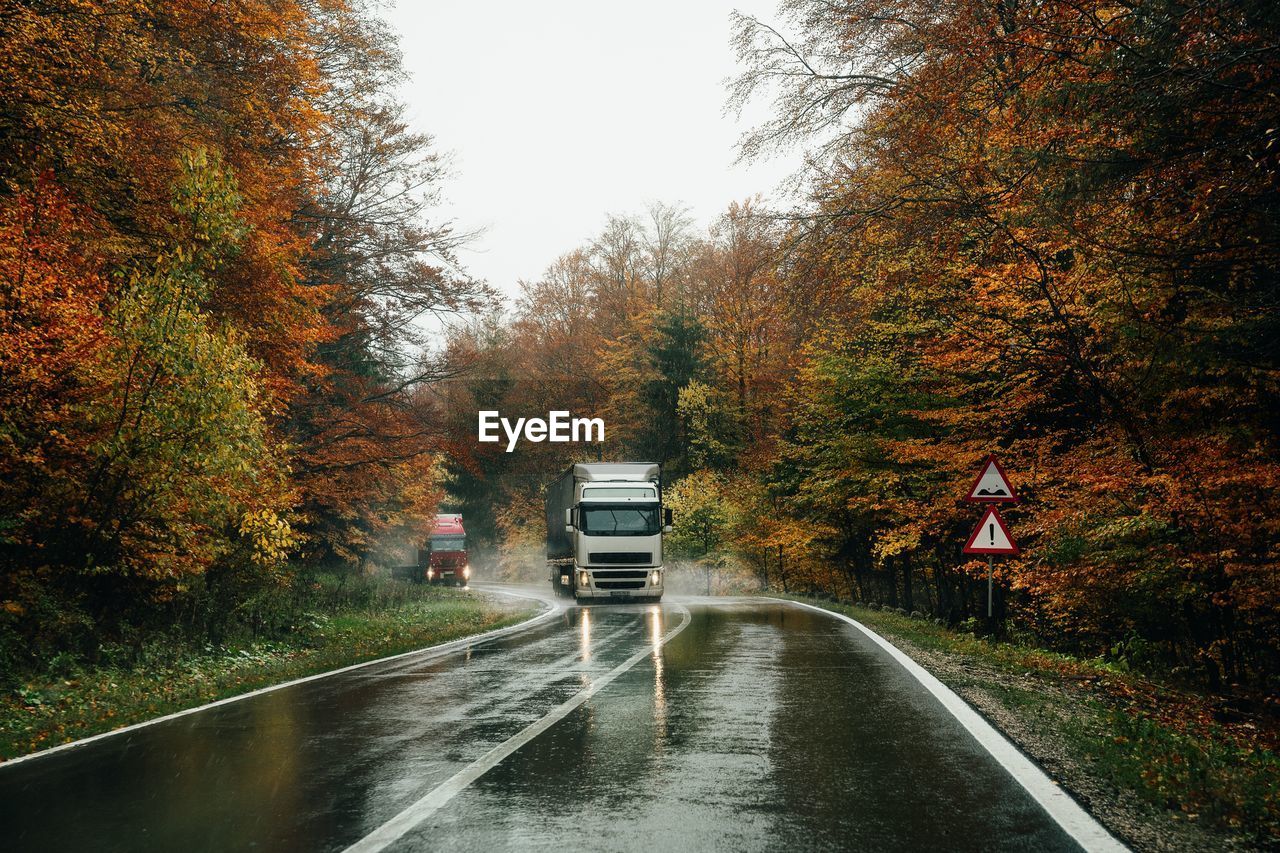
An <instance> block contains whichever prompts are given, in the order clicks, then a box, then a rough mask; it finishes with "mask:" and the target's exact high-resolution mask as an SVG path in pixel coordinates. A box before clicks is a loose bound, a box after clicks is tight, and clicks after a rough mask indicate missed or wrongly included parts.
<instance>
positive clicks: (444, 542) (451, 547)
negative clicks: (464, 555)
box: [431, 536, 467, 551]
mask: <svg viewBox="0 0 1280 853" xmlns="http://www.w3.org/2000/svg"><path fill="white" fill-rule="evenodd" d="M431 550H432V551H465V550H467V538H466V537H465V536H432V537H431Z"/></svg>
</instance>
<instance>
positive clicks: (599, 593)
mask: <svg viewBox="0 0 1280 853" xmlns="http://www.w3.org/2000/svg"><path fill="white" fill-rule="evenodd" d="M665 575H666V571H665V570H664V569H663V567H662V566H655V567H652V568H644V569H600V568H585V569H584V568H577V569H574V572H573V577H572V583H573V597H574V598H576V599H578V600H579V601H657V600H658V599H660V598H662V593H663V589H664V585H665V581H666V578H665Z"/></svg>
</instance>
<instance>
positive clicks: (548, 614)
mask: <svg viewBox="0 0 1280 853" xmlns="http://www.w3.org/2000/svg"><path fill="white" fill-rule="evenodd" d="M483 591H485V592H493V593H497V594H499V595H509V596H513V597H515V598H527V599H529V600H530V601H538V602H541V603H542V604H547V605H550V607H549V609H548V610H545V611H543V612H542V613H539V614H538V615H537V616H534V617H532V618H530V619H526V620H525V621H523V622H517V623H516V624H515V625H508V626H507V627H505V628H495V629H494V630H492V631H486V632H484V633H482V634H473V635H471V636H470V637H462V638H460V639H457V640H450V641H449V642H447V643H442V644H440V645H438V646H428V647H427V648H425V649H414V650H413V651H410V652H401V653H400V654H396V655H389V656H388V657H385V658H375V659H374V660H367V661H362V662H360V663H353V664H351V665H350V666H344V667H342V668H341V669H331V670H329V671H327V672H318V673H316V674H315V675H307V676H303V677H302V678H295V679H294V680H293V681H286V682H284V683H283V684H272V685H269V686H267V687H259V688H258V689H257V690H251V691H249V692H248V693H241V694H238V695H236V696H228V697H227V698H226V699H219V700H218V701H216V702H209V703H208V704H205V705H199V706H197V707H195V708H186V709H184V710H182V711H175V712H174V713H172V714H165V715H164V716H163V717H156V718H155V719H152V720H143V721H142V722H140V723H134V724H133V725H130V726H125V727H123V728H119V729H112V730H111V731H109V732H102V733H101V734H96V735H92V736H90V737H86V738H81V739H80V740H74V741H71V742H70V743H63V744H59V745H58V746H51V747H49V748H48V749H42V750H40V751H39V752H32V753H29V754H27V755H19V756H17V757H16V758H9V759H5V760H3V761H0V773H3V772H4V768H6V767H12V766H13V765H15V764H21V763H22V762H24V761H31V760H32V759H35V758H43V757H44V756H46V755H52V754H53V753H55V752H63V751H64V750H68V749H75V748H77V747H81V746H84V745H86V744H90V743H93V742H94V741H98V740H103V739H105V738H109V737H115V736H116V735H122V734H125V733H126V732H135V731H137V730H138V729H142V728H146V727H147V726H154V725H156V724H157V723H164V722H168V721H169V720H176V719H177V718H179V717H185V716H187V715H189V714H197V713H199V712H201V711H207V710H209V709H210V708H217V707H218V706H219V705H230V704H231V703H232V702H239V701H240V700H242V699H250V698H252V697H254V696H261V695H262V694H263V693H270V692H272V691H273V690H283V689H284V688H286V687H294V686H296V685H298V684H305V683H306V682H308V681H317V680H319V679H321V678H328V677H329V676H331V675H341V674H342V673H344V672H351V671H352V670H356V669H363V668H364V667H367V666H373V665H374V664H379V663H388V662H390V661H394V660H400V659H401V658H407V657H410V656H412V655H421V656H422V660H423V661H424V662H425V661H429V660H434V659H435V658H437V657H442V656H443V655H447V654H449V653H450V652H454V651H457V650H458V649H461V648H465V647H466V646H468V645H470V644H472V643H480V642H484V641H487V640H496V639H498V638H499V637H505V636H508V635H509V634H514V633H517V632H519V631H524V630H525V629H527V628H532V627H533V626H534V625H538V624H540V623H542V622H545V621H547V620H548V619H551V618H553V617H555V616H558V615H560V614H561V613H563V612H564V611H565V609H566V608H565V605H564V604H562V603H560V602H558V601H551V600H548V599H546V598H539V597H537V596H533V595H525V594H523V593H519V592H509V591H507V590H505V589H494V588H491V587H486V588H485V589H484V590H483Z"/></svg>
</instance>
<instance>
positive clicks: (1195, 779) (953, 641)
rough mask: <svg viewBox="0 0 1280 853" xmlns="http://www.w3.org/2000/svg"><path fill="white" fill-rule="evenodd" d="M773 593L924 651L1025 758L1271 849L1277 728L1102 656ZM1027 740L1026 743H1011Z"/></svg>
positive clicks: (1279, 837)
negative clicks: (983, 704) (981, 700)
mask: <svg viewBox="0 0 1280 853" xmlns="http://www.w3.org/2000/svg"><path fill="white" fill-rule="evenodd" d="M777 597H780V598H789V599H793V600H796V601H803V602H805V603H807V604H813V605H816V606H818V607H822V608H824V609H826V610H831V611H835V612H838V613H843V614H845V615H847V616H850V617H852V618H854V619H856V620H857V621H859V622H861V623H863V624H864V625H866V626H867V627H868V628H871V629H872V630H874V631H876V632H877V633H879V634H881V635H883V636H884V637H885V638H886V639H888V640H890V641H892V642H893V643H894V644H895V645H899V646H900V647H902V648H903V650H904V651H907V652H908V653H909V654H912V655H913V656H915V655H916V654H918V653H919V652H923V653H924V654H923V655H921V657H923V658H925V659H926V660H922V661H921V662H922V663H925V664H926V666H927V668H929V669H930V670H931V671H932V672H933V673H934V675H935V676H937V677H938V678H939V679H940V680H941V681H943V682H944V683H946V684H947V685H948V686H949V687H951V688H952V689H954V690H956V691H957V692H958V693H961V695H965V694H970V695H972V694H973V692H974V691H975V690H980V691H982V693H984V694H985V695H986V696H987V697H990V698H991V699H993V700H994V701H995V702H996V703H997V704H998V705H999V709H998V710H999V713H995V714H993V713H990V710H991V709H986V708H980V709H979V710H983V711H984V713H986V715H987V716H988V718H991V719H992V722H993V723H994V724H995V725H996V726H997V727H999V728H1001V729H1002V730H1004V731H1005V734H1006V735H1007V736H1009V737H1010V738H1011V739H1013V740H1014V741H1015V742H1018V743H1019V746H1021V747H1022V748H1023V749H1024V750H1026V751H1027V752H1028V753H1029V754H1031V755H1032V756H1033V757H1036V755H1037V752H1055V751H1059V750H1065V752H1066V753H1067V754H1068V755H1070V756H1071V757H1072V758H1073V759H1074V761H1073V763H1074V764H1075V765H1076V767H1078V768H1083V769H1084V771H1085V772H1086V773H1087V774H1088V775H1089V776H1091V777H1092V779H1091V780H1090V782H1091V783H1093V785H1092V786H1093V787H1094V789H1095V790H1097V791H1106V790H1108V789H1109V790H1112V791H1115V792H1123V791H1128V792H1132V793H1133V794H1135V795H1136V796H1137V798H1138V799H1139V800H1140V801H1141V802H1142V803H1144V804H1145V805H1146V806H1147V807H1148V808H1150V809H1152V810H1153V811H1167V812H1168V813H1170V814H1171V816H1172V817H1173V818H1175V819H1176V820H1178V821H1180V822H1186V823H1191V824H1195V825H1198V826H1200V827H1202V828H1204V829H1209V830H1211V831H1214V832H1220V833H1223V834H1224V835H1227V836H1230V837H1232V838H1234V839H1235V840H1237V841H1238V842H1242V843H1244V844H1248V845H1258V846H1262V847H1268V848H1273V847H1280V753H1278V751H1277V749H1276V742H1277V738H1278V737H1280V733H1278V732H1276V731H1275V730H1274V729H1273V728H1272V727H1268V726H1266V725H1263V724H1261V722H1260V721H1259V720H1256V719H1249V718H1245V717H1242V716H1239V715H1227V716H1226V718H1225V719H1224V718H1223V715H1222V714H1220V713H1219V712H1218V703H1216V702H1215V701H1214V698H1213V697H1208V696H1201V695H1197V694H1192V693H1187V692H1185V691H1183V690H1180V689H1178V688H1175V687H1173V686H1170V685H1166V684H1162V683H1160V682H1157V681H1153V680H1150V679H1147V678H1143V677H1141V676H1138V675H1136V674H1134V673H1132V672H1129V671H1126V670H1124V669H1123V668H1121V667H1117V666H1116V665H1114V664H1112V663H1111V662H1108V661H1105V660H1082V659H1079V658H1075V657H1072V656H1070V655H1065V654H1061V653H1058V652H1052V651H1047V650H1045V649H1039V648H1034V647H1030V646H1025V645H1019V644H1017V643H1011V642H996V641H992V640H989V639H985V638H982V637H978V636H975V635H973V634H970V633H964V632H960V631H955V630H951V629H948V628H946V627H943V626H940V625H937V624H934V623H933V622H930V621H927V620H924V619H916V618H911V617H909V616H903V615H901V614H899V613H896V612H894V611H891V610H880V609H874V608H872V607H865V606H860V605H848V604H840V603H834V602H831V601H825V600H818V599H811V598H805V597H802V596H796V595H779V596H777ZM929 663H932V664H935V665H933V666H929V665H928V664H929ZM966 698H968V697H966ZM1008 717H1013V718H1015V720H1016V726H1012V725H1008V722H1009V720H1008V719H1007V718H1008ZM1002 718H1005V719H1002ZM1010 729H1016V730H1017V731H1010ZM1026 733H1030V734H1031V735H1032V737H1031V738H1025V737H1019V735H1022V734H1026ZM1025 740H1032V741H1034V743H1026V742H1024V741H1025ZM1046 744H1051V745H1052V746H1053V747H1056V749H1047V750H1046V749H1045V748H1044V747H1045V745H1046ZM1050 763H1054V764H1056V763H1057V762H1050ZM1192 846H1198V845H1194V844H1193V845H1192Z"/></svg>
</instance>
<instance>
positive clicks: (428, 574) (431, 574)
mask: <svg viewBox="0 0 1280 853" xmlns="http://www.w3.org/2000/svg"><path fill="white" fill-rule="evenodd" d="M435 574H436V573H435V572H433V571H431V569H427V580H431V579H432V578H433V577H435Z"/></svg>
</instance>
